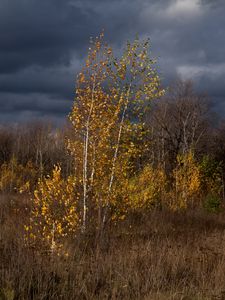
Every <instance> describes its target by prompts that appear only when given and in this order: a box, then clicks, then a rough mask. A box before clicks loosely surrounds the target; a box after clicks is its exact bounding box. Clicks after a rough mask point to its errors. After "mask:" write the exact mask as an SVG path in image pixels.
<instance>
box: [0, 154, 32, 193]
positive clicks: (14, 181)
mask: <svg viewBox="0 0 225 300" xmlns="http://www.w3.org/2000/svg"><path fill="white" fill-rule="evenodd" d="M37 174H38V170H37V168H36V167H35V166H34V165H33V163H32V162H31V161H28V162H27V164H26V165H22V164H20V163H18V161H17V159H16V158H15V157H13V158H12V159H11V160H10V161H9V162H8V163H6V162H5V163H4V164H2V165H1V167H0V191H2V192H19V193H23V192H30V191H32V190H33V189H34V187H35V185H36V182H37Z"/></svg>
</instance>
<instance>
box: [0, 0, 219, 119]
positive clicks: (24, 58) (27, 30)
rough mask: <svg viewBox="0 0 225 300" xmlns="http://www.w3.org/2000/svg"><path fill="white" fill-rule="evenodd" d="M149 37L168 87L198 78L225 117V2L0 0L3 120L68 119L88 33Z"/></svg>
mask: <svg viewBox="0 0 225 300" xmlns="http://www.w3.org/2000/svg"><path fill="white" fill-rule="evenodd" d="M103 28H104V30H105V38H106V40H107V41H108V42H109V43H110V44H111V45H112V46H113V47H114V48H115V49H117V50H119V49H120V48H121V47H122V46H123V44H124V43H125V42H126V40H128V39H130V40H132V39H133V38H134V37H135V36H136V34H138V35H139V37H149V38H150V41H151V45H152V53H153V55H154V57H157V58H158V62H159V68H160V73H161V76H162V78H163V82H164V84H165V85H166V84H168V83H169V82H171V81H172V80H174V79H175V78H177V77H181V78H183V79H189V78H191V79H193V80H194V82H195V85H196V88H197V89H198V90H202V91H205V92H207V93H208V95H209V96H210V98H211V99H212V101H213V103H214V104H215V107H216V109H217V111H219V112H220V113H221V114H224V117H225V0H0V103H1V110H0V123H3V122H20V121H26V120H29V119H33V118H42V117H44V118H52V119H53V120H55V121H57V122H58V121H60V120H63V119H65V117H66V115H67V114H68V112H69V111H70V108H71V105H72V102H73V98H74V89H75V77H76V74H77V72H78V71H79V69H80V68H81V66H82V63H83V61H84V59H85V55H86V53H87V48H88V43H89V37H90V36H96V35H98V34H99V33H100V32H101V30H102V29H103Z"/></svg>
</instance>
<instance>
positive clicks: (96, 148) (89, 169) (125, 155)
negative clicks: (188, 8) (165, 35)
mask: <svg viewBox="0 0 225 300" xmlns="http://www.w3.org/2000/svg"><path fill="white" fill-rule="evenodd" d="M154 65H155V61H154V60H152V59H151V58H150V57H149V41H148V40H147V41H139V40H138V39H137V40H135V41H134V42H133V43H129V42H128V43H127V45H126V47H125V49H124V51H123V53H122V55H121V57H120V58H115V56H114V54H113V50H112V48H111V47H109V46H108V45H107V44H106V43H105V42H104V39H103V34H101V35H100V36H99V37H97V38H96V39H95V40H94V41H92V42H91V46H90V48H89V52H88V57H87V59H86V62H85V65H84V67H83V69H82V70H81V72H80V73H79V75H78V77H77V85H76V97H75V100H74V105H73V108H72V111H71V113H70V115H69V119H70V121H71V123H72V127H73V131H74V135H73V137H72V138H71V137H70V138H68V139H67V147H68V149H69V151H70V153H71V155H72V156H73V157H74V161H75V173H76V174H75V176H76V177H77V178H78V180H79V182H80V184H81V189H82V197H81V199H80V200H81V202H82V228H83V231H85V230H86V227H87V221H88V216H90V212H89V213H88V210H90V209H91V208H92V209H93V208H97V212H98V226H99V227H101V226H104V224H105V223H106V222H107V221H108V220H109V219H110V210H111V207H112V203H113V196H114V189H115V188H116V182H117V180H121V174H123V175H124V176H129V175H128V173H129V170H131V169H132V166H131V161H130V160H129V157H131V156H132V155H133V156H134V155H140V153H138V151H137V148H138V147H136V146H137V145H135V144H134V143H133V141H132V139H131V138H129V137H130V136H131V133H132V131H133V130H134V129H135V130H136V132H137V135H140V137H141V135H142V134H143V131H144V127H145V124H144V121H143V120H144V118H143V116H144V114H145V112H146V111H147V110H148V108H149V104H150V102H151V100H152V99H157V98H159V97H160V96H161V95H162V94H163V90H162V89H161V87H160V79H159V76H158V75H157V71H156V70H155V68H154ZM118 175H119V176H118Z"/></svg>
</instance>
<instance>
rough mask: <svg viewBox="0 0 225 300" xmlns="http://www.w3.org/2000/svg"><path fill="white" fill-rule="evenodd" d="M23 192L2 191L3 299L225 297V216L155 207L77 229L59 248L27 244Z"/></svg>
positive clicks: (0, 249) (0, 276)
mask: <svg viewBox="0 0 225 300" xmlns="http://www.w3.org/2000/svg"><path fill="white" fill-rule="evenodd" d="M26 202H27V201H25V200H24V199H23V198H22V196H21V197H19V196H18V195H17V196H11V197H9V196H5V197H4V196H1V206H0V217H1V227H0V287H1V290H0V299H2V300H3V299H5V300H12V299H24V300H25V299H43V300H44V299H46V300H47V299H52V300H53V299H54V300H56V299H153V300H156V299H159V300H161V299H162V300H163V299H178V300H179V299H186V300H188V299H190V300H191V299H193V300H194V299H196V300H197V299H221V300H222V299H225V232H224V229H225V216H224V214H222V213H221V214H219V215H218V214H217V215H213V214H209V213H207V214H206V213H204V212H203V211H202V210H201V211H190V210H189V211H186V212H185V213H176V214H175V213H172V212H166V211H153V212H151V213H149V214H146V215H142V216H139V215H136V216H132V217H130V219H129V220H128V219H127V220H126V221H123V222H121V223H119V224H117V225H114V227H113V228H110V229H109V232H108V238H107V239H106V238H105V242H104V243H102V246H101V247H97V246H96V238H95V236H96V234H95V232H94V231H93V232H89V233H88V234H86V235H85V236H76V237H74V239H73V240H71V241H68V242H67V245H64V248H63V251H62V255H58V256H57V255H51V254H49V253H43V252H40V251H37V250H35V249H32V248H26V247H25V245H24V240H23V224H24V222H25V221H26V218H27V215H28V213H27V209H28V208H27V207H28V206H29V205H28V203H26Z"/></svg>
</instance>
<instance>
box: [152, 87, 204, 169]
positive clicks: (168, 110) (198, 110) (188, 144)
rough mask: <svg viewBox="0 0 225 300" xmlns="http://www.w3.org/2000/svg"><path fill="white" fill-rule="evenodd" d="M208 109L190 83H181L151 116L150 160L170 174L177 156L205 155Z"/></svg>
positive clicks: (170, 90)
mask: <svg viewBox="0 0 225 300" xmlns="http://www.w3.org/2000/svg"><path fill="white" fill-rule="evenodd" d="M208 120H209V114H208V106H207V99H206V97H205V96H204V95H201V94H198V93H196V92H195V91H194V89H193V84H192V82H190V81H178V82H176V83H175V84H174V86H172V87H171V88H170V89H169V90H168V93H167V94H166V95H165V97H164V98H163V99H161V101H160V102H158V103H156V107H155V109H154V111H153V112H151V113H150V115H149V138H150V141H151V146H152V147H151V153H150V154H149V155H150V156H151V159H152V160H153V161H154V162H155V163H160V164H161V165H164V167H165V168H166V169H167V170H168V171H169V172H170V171H171V170H172V169H173V167H174V165H175V164H176V159H177V155H179V154H185V153H188V152H189V151H190V150H194V151H195V154H197V153H198V152H201V151H202V144H203V141H204V138H205V137H204V136H205V134H206V132H207V131H208V126H209V125H208Z"/></svg>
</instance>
